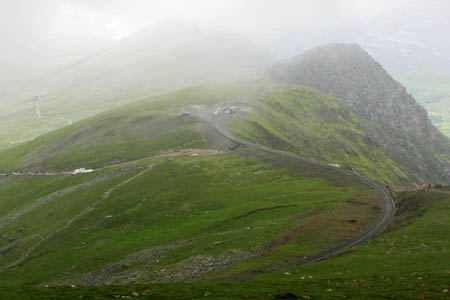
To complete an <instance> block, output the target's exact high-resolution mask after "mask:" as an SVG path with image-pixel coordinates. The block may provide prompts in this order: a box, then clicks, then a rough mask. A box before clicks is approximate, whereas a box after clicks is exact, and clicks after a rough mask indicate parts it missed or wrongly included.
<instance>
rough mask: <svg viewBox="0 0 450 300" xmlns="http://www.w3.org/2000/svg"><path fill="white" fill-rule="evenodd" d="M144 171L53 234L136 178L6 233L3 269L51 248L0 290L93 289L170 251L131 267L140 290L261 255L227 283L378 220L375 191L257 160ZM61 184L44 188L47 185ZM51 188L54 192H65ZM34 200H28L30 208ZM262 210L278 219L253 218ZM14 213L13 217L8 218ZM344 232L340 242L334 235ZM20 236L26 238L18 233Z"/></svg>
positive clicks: (95, 188)
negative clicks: (95, 280)
mask: <svg viewBox="0 0 450 300" xmlns="http://www.w3.org/2000/svg"><path fill="white" fill-rule="evenodd" d="M140 164H144V165H147V164H152V165H153V169H152V170H150V171H148V172H147V173H145V174H143V175H142V176H141V177H138V178H136V179H135V180H134V181H131V182H129V183H127V184H125V185H123V186H121V187H120V188H118V189H116V190H115V191H114V192H113V193H112V194H111V195H110V197H109V198H107V199H104V200H103V202H100V203H99V204H98V205H97V206H96V208H95V209H94V210H92V211H89V212H88V213H87V214H85V215H83V216H82V217H80V218H78V219H76V220H75V221H73V222H71V225H70V226H68V227H67V228H65V229H64V230H62V231H60V232H57V233H56V234H54V232H55V231H56V230H58V228H60V227H62V226H65V224H67V222H68V220H70V219H71V218H72V217H73V216H75V215H77V214H79V213H80V212H82V211H83V210H84V209H85V208H86V207H87V206H89V205H91V204H92V203H93V202H95V201H96V200H98V199H100V198H101V197H102V195H103V193H104V192H105V191H106V190H108V189H109V188H111V187H113V186H115V185H117V184H118V183H120V182H123V181H124V180H126V179H127V178H131V177H132V176H133V175H135V174H137V173H138V172H139V170H135V171H132V170H131V171H129V172H126V173H124V174H122V175H119V176H116V177H113V178H111V179H109V180H106V181H103V182H100V183H98V184H95V185H92V186H90V187H88V188H85V189H83V190H80V191H77V192H73V193H70V194H67V195H65V196H63V197H60V198H58V199H55V200H53V201H51V202H49V203H47V204H46V205H43V206H40V207H38V208H36V209H34V210H32V211H31V212H29V213H28V214H26V215H24V216H22V217H19V218H18V219H17V220H15V221H14V222H12V223H9V224H7V225H5V226H3V227H2V228H1V229H0V230H1V232H2V234H3V236H4V238H2V239H1V240H0V249H1V255H2V260H1V262H0V267H2V268H5V267H6V266H8V265H9V264H10V263H12V262H14V261H16V260H17V259H18V258H19V257H21V253H24V251H26V250H27V249H30V247H33V245H35V244H36V243H38V241H39V240H40V239H41V238H42V237H46V236H47V237H48V238H47V239H46V240H45V241H44V242H42V243H40V244H38V246H37V247H36V248H35V249H34V250H33V251H32V252H31V254H30V255H29V256H28V257H27V258H26V260H24V261H23V262H22V263H20V264H19V265H17V266H15V267H13V268H9V269H8V268H6V269H4V270H3V272H2V273H0V285H2V286H5V285H7V286H16V285H23V284H38V283H45V282H53V283H64V282H66V283H67V282H68V281H67V280H75V282H82V283H89V281H87V282H84V281H83V280H81V281H80V276H81V275H83V274H86V273H87V272H90V271H96V270H98V269H99V268H100V267H101V266H104V265H106V264H108V263H113V262H117V261H119V260H121V259H123V258H124V257H126V256H127V255H130V254H132V253H137V252H139V251H141V250H144V249H155V247H164V246H169V248H170V249H167V250H165V251H162V252H161V253H159V254H157V255H155V256H153V257H148V258H143V259H141V260H138V261H135V263H134V264H133V263H130V264H129V265H128V266H127V268H126V270H125V271H126V273H127V272H130V273H127V274H128V275H127V274H126V275H125V277H124V278H122V279H121V280H119V282H128V280H131V279H130V278H134V275H133V274H138V276H137V278H135V279H133V280H132V281H137V282H141V281H165V280H174V278H177V277H176V276H181V275H180V274H182V275H183V274H189V272H187V271H183V270H185V269H186V268H187V269H189V268H199V269H200V270H201V269H202V267H201V266H200V267H199V266H198V264H199V263H198V262H197V263H195V259H198V258H199V256H201V257H211V258H212V259H214V258H215V257H217V256H218V255H224V256H225V257H227V258H228V259H234V260H236V261H235V262H239V261H241V260H246V259H247V258H251V257H253V255H256V256H257V257H256V258H255V259H253V260H250V262H249V263H246V264H242V265H238V268H237V269H234V270H233V269H232V268H231V269H228V270H227V274H229V275H232V274H238V273H240V272H241V271H242V270H243V269H249V268H250V269H251V268H255V267H258V266H267V265H272V264H277V263H279V260H280V257H283V258H284V259H286V260H291V259H294V258H298V257H299V256H302V255H307V254H309V253H312V252H314V251H316V250H317V249H318V248H319V247H323V246H330V245H332V244H335V243H338V242H339V241H340V240H339V239H338V240H331V241H329V240H327V239H326V238H325V237H326V235H327V234H330V233H332V234H333V235H334V237H340V238H345V237H348V235H350V236H351V235H353V234H355V233H356V232H358V230H362V229H364V227H365V225H366V224H367V222H368V220H370V218H371V217H370V215H371V214H372V215H374V214H373V210H372V206H371V205H374V203H371V201H373V199H370V197H363V196H362V195H365V194H367V193H369V194H371V191H369V190H367V189H365V188H364V187H359V186H358V185H355V186H352V187H336V186H333V185H332V184H330V183H329V182H327V181H325V180H323V179H319V178H305V177H298V176H295V175H294V174H292V173H290V172H288V171H287V170H286V169H283V168H274V167H273V166H271V165H270V164H267V163H263V162H261V161H258V160H256V159H249V158H245V157H241V156H236V155H231V154H222V155H214V156H198V157H190V156H189V157H178V158H174V159H173V160H168V158H167V157H165V158H154V159H150V160H148V161H146V162H141V163H140ZM102 172H108V170H104V171H102ZM83 176H86V175H83ZM89 176H94V174H91V175H89ZM71 178H72V177H71ZM73 178H78V177H73ZM80 178H81V177H80ZM83 179H87V178H86V177H83ZM17 180H20V179H17ZM28 180H29V181H30V182H29V183H28V185H30V186H33V185H35V184H36V182H35V180H37V181H39V180H41V179H40V178H36V179H35V178H29V179H28ZM55 180H56V179H52V178H51V177H49V178H48V179H47V181H49V183H53V182H54V181H55ZM65 180H68V179H65ZM72 180H75V179H72ZM77 180H78V179H77ZM12 184H15V183H12ZM54 184H55V187H54V188H55V189H56V188H57V187H58V186H59V187H64V186H65V185H66V182H65V181H64V180H63V181H61V182H60V183H54ZM25 196H26V195H24V194H22V193H13V194H9V198H8V200H9V201H12V202H14V201H15V200H16V199H22V198H24V197H25ZM360 198H363V199H360ZM349 199H354V200H355V201H356V200H358V201H363V202H364V201H367V202H368V206H361V205H357V206H355V205H354V204H352V203H350V202H346V201H345V200H349ZM35 200H36V198H35V197H29V198H28V201H29V202H32V201H35ZM21 202H24V201H23V200H21ZM278 206H280V207H278ZM284 206H287V207H284ZM274 207H275V208H274ZM262 208H264V209H267V208H272V209H269V210H262V211H256V212H254V213H251V214H249V215H246V214H247V213H249V212H252V211H254V210H258V209H262ZM16 209H17V208H16V207H11V208H10V210H8V211H3V212H2V214H5V213H8V212H11V211H15V210H16ZM324 210H325V211H330V212H329V213H328V215H327V216H323V218H322V216H321V215H318V213H319V212H323V211H324ZM358 213H362V214H363V215H367V217H368V218H367V219H361V220H359V221H358V222H357V223H352V224H350V223H348V220H347V218H352V217H354V216H355V215H356V216H357V215H358ZM347 215H348V216H347ZM238 216H242V217H240V218H236V217H238ZM372 217H373V216H372ZM310 219H311V220H314V222H315V223H313V224H312V225H311V228H310V227H309V225H308V224H307V222H309V221H308V220H310ZM304 222H306V223H305V224H303V223H304ZM298 224H303V227H304V228H305V229H304V232H303V231H300V232H294V233H291V235H292V238H291V239H288V240H286V241H284V240H283V241H280V242H277V243H275V244H274V241H277V237H278V236H283V234H285V233H286V232H289V231H290V230H291V228H293V226H294V227H295V226H296V225H298ZM319 225H320V226H322V227H323V228H321V229H322V231H321V234H318V230H317V229H318V227H317V226H319ZM332 225H334V226H332ZM342 225H345V226H342ZM341 226H342V232H340V231H339V230H336V229H337V228H341ZM18 228H24V231H17V229H18ZM327 230H331V232H328V233H327ZM6 236H7V238H6ZM11 238H14V240H11ZM177 245H178V246H177ZM147 251H151V250H147ZM230 251H231V252H230ZM261 254H263V255H262V256H261ZM156 259H157V260H158V261H156ZM190 259H191V260H192V259H193V260H194V262H192V261H191V260H190ZM143 266H145V268H143ZM239 266H240V267H239ZM215 268H220V267H218V266H215ZM162 269H166V271H161V270H162ZM121 270H122V272H123V269H119V270H118V271H119V272H120V271H121ZM214 270H215V269H214V268H213V269H212V271H214ZM210 271H211V270H210ZM114 272H117V270H115V271H114ZM114 272H112V273H108V274H107V275H108V276H112V275H114ZM174 276H175V277H174ZM77 280H78V281H77Z"/></svg>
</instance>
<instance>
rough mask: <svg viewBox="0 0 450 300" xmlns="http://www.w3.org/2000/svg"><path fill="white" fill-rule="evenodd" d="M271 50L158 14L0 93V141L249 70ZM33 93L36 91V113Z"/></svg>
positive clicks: (267, 59)
mask: <svg viewBox="0 0 450 300" xmlns="http://www.w3.org/2000/svg"><path fill="white" fill-rule="evenodd" d="M268 62H271V58H270V57H269V56H268V55H266V54H265V53H263V52H261V51H259V50H258V49H256V48H255V47H254V46H253V45H252V44H251V43H250V42H249V41H248V40H246V39H245V38H243V37H241V36H237V35H228V34H223V33H220V32H207V31H201V30H199V29H198V28H196V27H194V26H192V25H191V24H188V23H185V22H174V21H170V22H163V23H159V24H155V25H152V26H151V27H149V28H145V29H142V30H141V31H139V32H137V33H135V34H133V35H132V36H130V37H127V38H125V39H123V40H121V41H119V42H118V43H116V44H115V45H114V46H113V47H112V48H110V49H108V50H106V51H104V52H102V53H100V54H98V55H94V56H91V57H88V58H86V59H85V60H82V61H78V62H77V63H76V64H73V65H71V66H70V67H68V68H66V69H65V70H64V71H61V72H59V73H56V74H54V75H53V76H48V77H45V78H42V80H39V81H36V82H33V83H31V84H29V85H27V86H24V87H23V88H22V89H21V90H20V91H15V92H14V93H10V94H8V95H4V96H3V97H2V98H4V99H5V100H4V101H8V103H11V104H10V105H8V108H7V109H5V110H3V109H2V110H1V112H0V126H1V127H2V128H8V131H3V132H2V133H1V134H0V147H1V146H2V145H1V144H3V147H5V146H6V145H7V144H8V143H11V142H15V141H20V140H25V139H29V138H32V137H35V136H37V135H39V134H41V133H43V132H47V131H49V130H51V129H54V128H58V127H62V126H66V125H67V124H70V123H71V122H74V121H77V120H80V119H82V118H85V117H88V116H92V115H94V114H96V113H99V112H102V111H105V110H109V109H111V108H113V107H117V106H119V105H121V104H125V103H130V102H133V101H136V100H139V99H142V98H145V97H149V96H152V95H158V94H162V93H167V92H169V91H173V90H177V89H180V88H185V87H189V86H195V85H198V84H200V83H205V82H206V81H212V80H215V79H219V78H230V77H233V76H235V75H237V74H242V73H246V72H249V71H253V70H254V69H257V68H260V67H262V66H263V65H265V64H266V63H268ZM36 96H40V112H41V116H40V117H39V116H38V114H37V113H36Z"/></svg>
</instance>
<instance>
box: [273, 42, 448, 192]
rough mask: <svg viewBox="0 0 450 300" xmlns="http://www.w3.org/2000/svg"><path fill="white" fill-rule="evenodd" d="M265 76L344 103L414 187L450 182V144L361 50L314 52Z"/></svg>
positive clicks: (332, 47)
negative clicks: (407, 176)
mask: <svg viewBox="0 0 450 300" xmlns="http://www.w3.org/2000/svg"><path fill="white" fill-rule="evenodd" d="M267 74H268V76H269V77H270V78H271V79H273V80H275V81H278V82H285V83H295V84H301V85H306V86H310V87H313V88H315V89H318V90H320V91H322V92H325V93H327V94H329V95H332V96H335V97H337V98H340V99H342V101H343V102H344V103H345V104H347V105H348V106H349V107H350V108H351V109H352V110H353V111H355V112H356V113H357V114H358V115H359V116H360V117H361V124H362V126H363V129H364V131H365V132H366V134H367V135H368V136H369V137H370V138H371V139H373V140H374V141H376V142H377V143H378V144H379V145H380V147H381V149H382V150H383V151H384V152H385V153H386V154H387V155H388V156H390V157H391V158H392V159H394V160H395V161H396V162H398V163H399V165H400V166H401V167H402V168H403V170H404V171H405V172H406V173H407V174H408V175H409V177H410V179H411V181H412V182H415V183H423V182H445V183H450V140H449V139H448V138H447V137H445V136H444V135H443V134H442V133H441V132H440V131H439V130H438V129H437V128H435V127H434V126H433V125H432V124H431V121H430V120H429V119H428V115H427V111H426V110H425V109H424V108H423V107H422V106H420V105H419V104H418V103H417V102H416V101H415V99H414V98H413V97H411V95H409V94H408V93H407V91H406V89H405V88H404V87H403V86H402V85H401V84H399V83H398V82H396V81H395V80H394V79H392V78H391V77H390V76H389V74H388V73H387V72H386V71H385V70H384V69H383V67H382V66H381V65H380V64H379V63H378V62H376V61H375V60H374V59H373V58H372V57H370V55H369V54H368V53H367V52H366V51H364V50H363V49H362V48H361V47H360V46H358V45H356V44H330V45H325V46H322V47H318V48H315V49H312V50H310V51H308V52H306V53H304V54H301V55H299V56H296V57H294V58H291V59H287V60H283V61H280V62H278V63H277V64H274V65H272V66H271V67H269V68H268V69H267Z"/></svg>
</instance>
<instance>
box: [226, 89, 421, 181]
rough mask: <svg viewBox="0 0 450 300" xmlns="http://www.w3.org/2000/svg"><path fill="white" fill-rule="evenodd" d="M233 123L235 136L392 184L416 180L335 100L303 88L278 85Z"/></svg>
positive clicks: (243, 105)
mask: <svg viewBox="0 0 450 300" xmlns="http://www.w3.org/2000/svg"><path fill="white" fill-rule="evenodd" d="M239 107H240V111H241V113H238V114H236V115H235V117H234V118H233V119H231V120H230V121H229V122H228V126H229V128H230V130H231V132H232V133H233V135H234V136H237V137H240V138H242V139H245V140H249V141H252V142H255V143H257V144H261V145H265V146H268V147H270V148H274V149H283V150H287V151H289V152H293V153H297V154H300V155H302V156H304V157H308V158H311V159H314V160H317V161H322V162H325V163H329V164H338V165H340V166H341V167H343V168H346V169H350V170H353V171H356V172H358V173H360V174H363V175H365V176H368V177H370V178H373V179H376V180H378V181H381V182H386V183H397V184H398V183H403V184H407V182H408V180H409V179H408V177H410V178H414V176H412V175H411V174H407V173H405V172H404V171H402V168H401V167H400V166H399V165H398V164H397V163H396V162H394V161H392V160H391V159H390V158H389V157H388V156H386V155H385V154H384V153H383V151H381V150H380V147H379V145H377V143H376V142H374V141H373V140H371V139H370V138H369V137H368V136H367V135H366V134H365V133H364V131H363V130H362V127H361V119H360V118H359V117H358V116H357V115H356V114H354V113H353V112H351V111H349V110H348V108H347V107H346V106H345V105H344V104H343V103H342V102H341V101H340V100H339V99H336V98H334V97H330V96H327V95H325V94H323V93H321V92H319V91H317V90H314V89H312V88H308V87H305V86H298V85H274V87H273V89H272V92H271V93H268V94H266V95H264V96H261V97H256V98H255V99H250V100H248V101H245V102H242V103H240V104H239Z"/></svg>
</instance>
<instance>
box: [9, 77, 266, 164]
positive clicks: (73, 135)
mask: <svg viewBox="0 0 450 300" xmlns="http://www.w3.org/2000/svg"><path fill="white" fill-rule="evenodd" d="M262 89H263V83H262V82H260V81H244V82H241V83H238V82H232V83H218V84H213V85H205V86H201V87H194V88H190V89H185V90H182V91H178V92H173V93H170V94H167V95H163V96H159V97H155V98H149V99H145V100H142V101H138V102H135V103H132V104H129V105H125V106H122V107H120V108H117V109H115V110H112V111H109V112H106V113H103V114H100V115H97V116H95V117H91V118H88V119H85V120H83V121H80V122H77V123H75V124H73V125H72V126H68V127H64V128H61V129H59V130H56V131H53V132H50V133H48V134H45V135H43V136H41V137H39V138H36V139H35V140H33V141H31V142H28V143H25V144H22V145H19V146H16V147H14V148H12V149H9V150H6V151H3V152H2V154H1V158H0V170H3V171H6V170H8V171H10V170H18V169H22V168H27V169H29V168H33V169H58V170H61V169H64V170H71V169H74V168H79V167H80V166H83V167H99V166H103V165H106V164H110V163H118V162H124V161H128V160H132V159H137V158H143V157H148V156H150V155H153V154H156V153H158V152H160V151H163V150H171V149H181V148H207V147H208V146H207V145H206V143H205V139H204V137H203V132H204V131H205V130H207V128H210V127H211V126H210V125H208V124H206V123H204V122H203V121H201V120H200V119H199V118H197V117H194V116H181V112H183V110H184V109H190V105H206V104H215V103H217V102H223V101H226V100H229V99H232V98H235V97H238V96H244V95H248V94H252V93H255V92H258V91H260V90H262Z"/></svg>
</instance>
